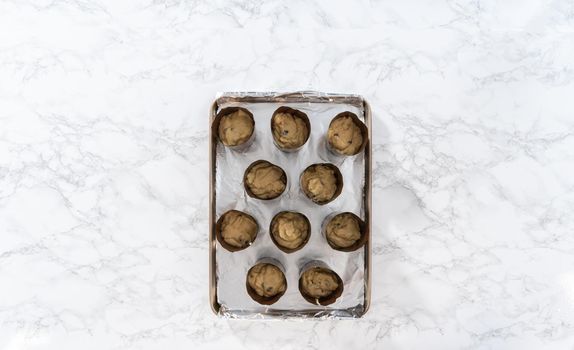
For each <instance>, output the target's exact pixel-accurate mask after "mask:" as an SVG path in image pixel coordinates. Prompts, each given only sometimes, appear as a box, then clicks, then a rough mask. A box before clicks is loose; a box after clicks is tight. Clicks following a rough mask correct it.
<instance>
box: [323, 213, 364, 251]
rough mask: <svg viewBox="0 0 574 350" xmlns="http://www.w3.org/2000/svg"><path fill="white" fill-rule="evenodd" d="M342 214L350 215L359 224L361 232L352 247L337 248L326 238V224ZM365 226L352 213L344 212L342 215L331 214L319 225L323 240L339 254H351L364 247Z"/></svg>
mask: <svg viewBox="0 0 574 350" xmlns="http://www.w3.org/2000/svg"><path fill="white" fill-rule="evenodd" d="M343 214H350V215H352V216H353V217H354V218H355V219H356V220H357V221H358V222H359V229H360V230H361V237H360V238H359V240H358V241H356V242H355V243H354V244H353V245H351V246H349V247H345V248H344V247H337V246H336V245H335V244H333V243H331V241H329V238H328V237H327V224H329V222H330V221H331V220H333V219H334V218H335V217H337V216H339V215H343ZM367 230H368V229H367V224H365V222H364V221H363V220H361V218H360V217H358V216H357V215H355V214H354V213H351V212H344V213H333V214H331V215H329V216H327V217H326V218H325V219H324V220H323V223H322V224H321V232H322V234H323V237H325V240H326V241H327V243H328V244H329V246H330V247H331V248H333V249H335V250H338V251H341V252H352V251H355V250H357V249H359V248H361V247H362V246H363V245H365V242H367V237H368V236H369V235H368V232H367Z"/></svg>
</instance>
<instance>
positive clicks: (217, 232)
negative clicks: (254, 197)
mask: <svg viewBox="0 0 574 350" xmlns="http://www.w3.org/2000/svg"><path fill="white" fill-rule="evenodd" d="M231 212H238V213H242V214H243V215H246V216H249V217H250V218H251V219H253V221H255V224H257V232H256V233H255V237H253V240H252V241H251V242H249V244H248V245H246V246H245V247H236V246H232V245H230V244H229V243H227V242H225V240H224V239H223V235H222V234H221V223H222V222H223V219H224V217H225V215H227V214H229V213H231ZM257 234H259V223H258V222H257V220H255V218H254V217H253V216H251V215H249V214H247V213H246V212H243V211H239V210H229V211H226V212H225V213H223V215H221V216H220V217H219V219H218V220H217V223H216V224H215V237H217V240H218V241H219V244H221V246H222V247H223V248H225V249H227V250H229V251H230V252H237V251H240V250H243V249H245V248H248V247H249V246H250V245H252V244H253V242H255V239H257Z"/></svg>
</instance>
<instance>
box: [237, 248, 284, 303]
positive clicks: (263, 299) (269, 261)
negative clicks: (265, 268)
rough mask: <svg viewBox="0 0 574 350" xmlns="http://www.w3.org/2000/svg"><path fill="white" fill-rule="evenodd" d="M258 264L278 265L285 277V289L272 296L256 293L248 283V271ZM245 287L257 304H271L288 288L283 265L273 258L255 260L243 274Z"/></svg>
mask: <svg viewBox="0 0 574 350" xmlns="http://www.w3.org/2000/svg"><path fill="white" fill-rule="evenodd" d="M259 264H271V265H274V266H276V267H278V268H279V270H281V272H282V273H283V278H284V279H285V290H284V291H283V292H282V293H279V294H276V295H274V296H272V297H262V296H261V295H259V294H257V292H255V290H254V289H253V288H252V287H251V286H250V285H249V271H251V269H252V268H254V267H255V266H257V265H259ZM245 288H246V289H247V294H249V296H250V297H251V299H253V300H255V301H256V302H258V303H259V304H262V305H271V304H274V303H276V302H277V300H279V299H281V297H282V296H283V294H285V292H286V291H287V288H288V285H287V277H286V275H285V267H283V265H282V264H281V263H280V262H279V261H278V260H276V259H273V258H261V259H259V260H257V262H256V263H255V264H253V266H251V267H250V268H249V270H247V275H245Z"/></svg>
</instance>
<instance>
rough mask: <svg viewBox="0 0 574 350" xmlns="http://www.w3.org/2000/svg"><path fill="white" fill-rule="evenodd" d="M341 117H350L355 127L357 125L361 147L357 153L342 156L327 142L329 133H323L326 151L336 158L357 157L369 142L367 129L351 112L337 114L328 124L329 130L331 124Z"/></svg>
mask: <svg viewBox="0 0 574 350" xmlns="http://www.w3.org/2000/svg"><path fill="white" fill-rule="evenodd" d="M343 117H351V119H352V120H353V122H354V123H355V125H357V126H358V127H359V129H361V135H362V136H363V143H361V147H359V149H358V150H357V152H355V153H354V154H348V155H347V154H342V153H339V151H338V150H337V149H336V148H335V147H333V145H331V142H330V141H329V133H328V132H327V133H325V139H326V142H325V143H326V144H327V149H328V150H329V151H331V153H333V154H335V155H337V156H341V157H352V156H354V155H357V154H359V153H361V152H362V151H363V150H364V149H365V146H366V145H367V142H369V130H368V129H367V127H366V126H365V123H363V122H362V121H361V120H360V119H359V117H357V115H355V114H354V113H351V112H342V113H339V114H337V115H336V116H335V117H334V118H333V119H332V120H331V122H330V123H329V129H330V128H331V125H333V122H334V121H335V120H337V119H339V118H343Z"/></svg>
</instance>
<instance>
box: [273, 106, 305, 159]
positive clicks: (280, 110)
mask: <svg viewBox="0 0 574 350" xmlns="http://www.w3.org/2000/svg"><path fill="white" fill-rule="evenodd" d="M279 113H288V114H291V115H294V116H295V117H298V118H301V119H302V120H303V122H304V123H305V125H306V126H307V137H306V138H305V142H303V144H302V145H301V146H299V147H296V148H285V147H283V146H281V145H280V144H279V142H278V141H277V140H276V139H275V134H273V121H274V120H275V116H276V115H277V114H279ZM310 135H311V123H310V122H309V117H307V114H305V113H303V112H301V111H300V110H298V109H293V108H291V107H286V106H282V107H279V108H277V109H276V110H275V112H273V116H272V117H271V136H272V138H273V143H274V144H275V146H277V148H279V149H280V150H281V151H283V152H288V153H290V152H297V151H298V150H300V149H301V148H302V147H303V146H305V144H306V143H307V141H308V140H309V136H310Z"/></svg>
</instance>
